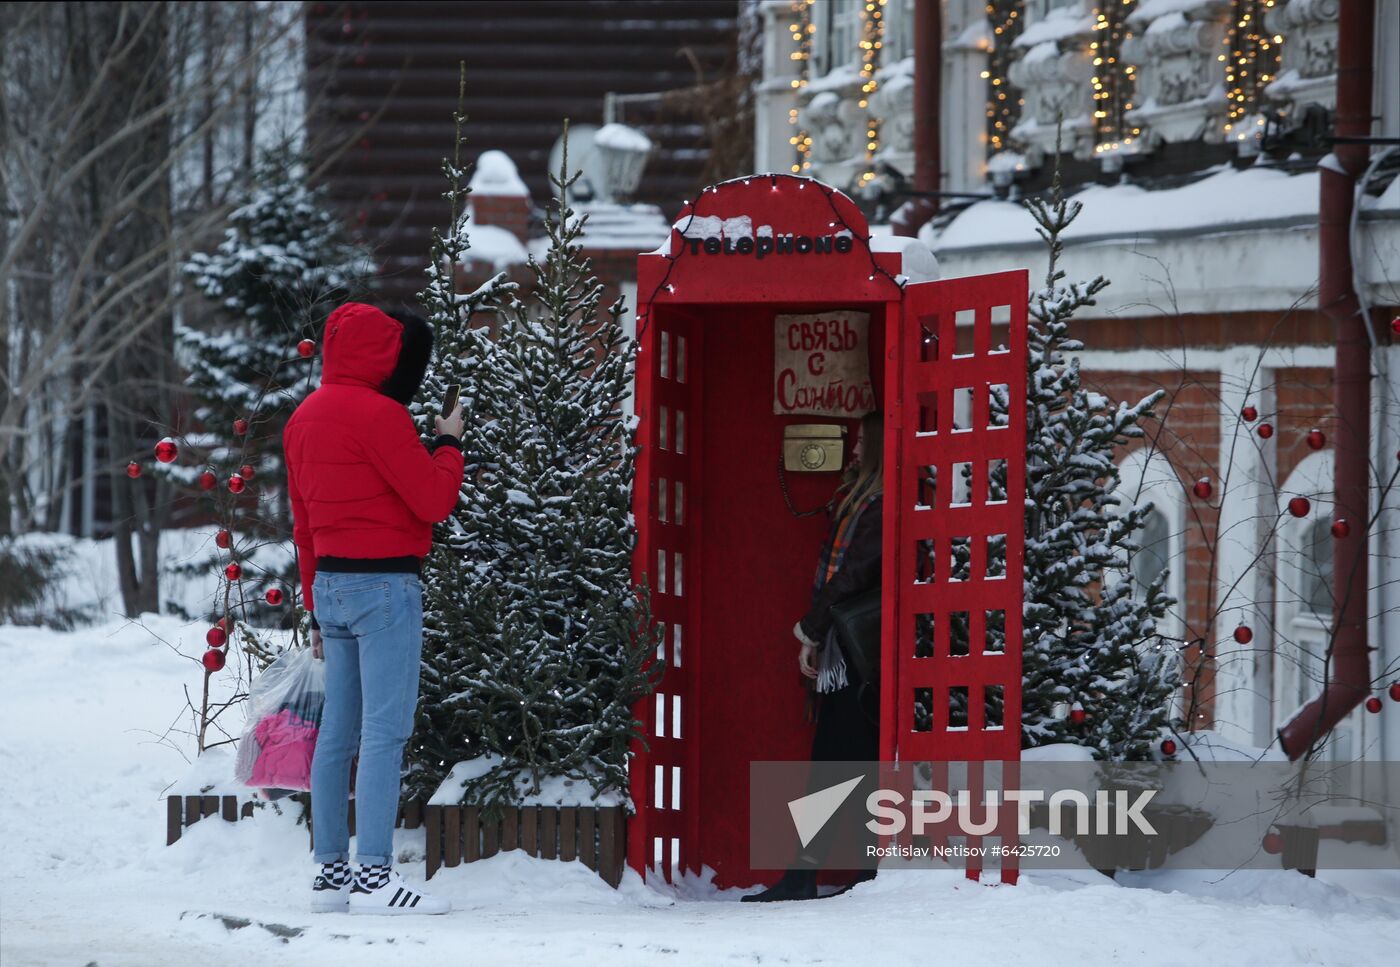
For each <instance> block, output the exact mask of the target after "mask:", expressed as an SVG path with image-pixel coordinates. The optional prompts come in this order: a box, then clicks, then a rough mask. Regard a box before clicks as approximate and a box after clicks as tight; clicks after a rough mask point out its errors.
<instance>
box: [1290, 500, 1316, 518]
mask: <svg viewBox="0 0 1400 967" xmlns="http://www.w3.org/2000/svg"><path fill="white" fill-rule="evenodd" d="M1310 510H1312V501H1310V500H1308V498H1306V497H1294V498H1293V499H1292V500H1290V501H1289V502H1288V512H1289V513H1290V514H1292V515H1293V516H1294V517H1306V516H1308V511H1310Z"/></svg>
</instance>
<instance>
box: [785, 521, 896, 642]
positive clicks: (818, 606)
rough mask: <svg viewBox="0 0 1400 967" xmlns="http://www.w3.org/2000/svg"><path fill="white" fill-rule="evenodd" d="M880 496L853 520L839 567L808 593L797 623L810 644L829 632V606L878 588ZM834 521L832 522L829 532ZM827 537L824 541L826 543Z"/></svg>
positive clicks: (881, 524) (881, 532) (881, 533)
mask: <svg viewBox="0 0 1400 967" xmlns="http://www.w3.org/2000/svg"><path fill="white" fill-rule="evenodd" d="M884 506H885V500H884V497H883V495H882V496H880V497H876V498H875V499H874V500H872V501H871V502H870V503H869V504H868V505H867V506H866V508H865V510H864V511H862V512H861V515H860V517H859V518H858V519H857V520H856V524H855V530H854V531H853V532H852V534H851V537H850V546H849V547H848V548H847V549H846V556H845V557H844V558H843V559H842V561H841V567H840V569H839V570H837V572H836V573H835V574H834V575H833V576H832V578H831V580H829V581H827V582H826V583H825V584H823V585H822V586H821V587H820V588H817V589H816V590H815V591H814V592H813V593H812V603H811V606H810V607H809V608H808V609H807V614H806V615H804V616H803V618H802V620H801V621H800V622H799V624H800V625H801V626H802V633H803V634H804V635H806V636H807V638H808V639H809V640H811V641H814V642H818V643H821V642H825V641H826V636H827V632H828V631H830V630H831V606H832V605H834V604H836V603H837V602H839V601H843V600H845V599H846V598H848V597H850V596H852V595H855V594H860V593H861V592H863V591H869V590H871V589H872V588H878V587H879V586H880V572H881V563H882V561H881V559H882V556H883V552H884V532H885V531H884ZM835 527H836V522H835V521H833V522H832V528H833V530H834V529H835ZM830 539H831V538H830V536H828V538H827V540H828V541H830Z"/></svg>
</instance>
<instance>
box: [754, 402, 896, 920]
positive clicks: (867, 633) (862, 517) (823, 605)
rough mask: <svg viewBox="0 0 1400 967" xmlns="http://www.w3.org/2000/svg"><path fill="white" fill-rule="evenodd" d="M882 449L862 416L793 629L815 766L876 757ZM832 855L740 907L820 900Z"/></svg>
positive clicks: (875, 425) (802, 863) (820, 843)
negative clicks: (807, 600)
mask: <svg viewBox="0 0 1400 967" xmlns="http://www.w3.org/2000/svg"><path fill="white" fill-rule="evenodd" d="M883 444H884V417H883V414H882V413H880V412H879V411H875V412H872V413H868V414H866V415H865V417H864V418H862V420H861V422H860V429H859V431H858V435H857V437H856V442H855V447H854V448H853V450H852V453H851V462H850V464H849V466H848V467H847V468H846V472H845V478H844V480H843V481H842V484H841V487H840V488H839V489H838V490H837V492H836V494H835V496H834V497H833V498H832V508H833V509H832V511H831V525H830V528H829V530H828V531H827V536H826V540H825V541H824V542H823V543H822V550H821V553H820V555H819V556H818V559H817V567H816V573H815V575H814V576H813V580H812V600H811V605H810V607H809V608H808V609H807V613H806V614H805V615H803V616H802V618H801V619H800V620H799V621H798V622H797V624H796V625H794V626H793V629H792V632H793V635H794V637H796V639H797V641H798V644H799V648H798V651H797V665H798V668H799V670H800V671H801V673H802V675H803V677H804V678H805V679H806V684H807V687H808V688H810V689H811V690H812V691H813V692H815V693H816V698H817V716H816V719H817V721H816V726H817V728H816V734H815V735H814V736H813V738H812V761H813V762H852V761H861V762H869V761H873V760H875V759H876V758H878V756H879V744H880V730H879V720H880V715H879V699H880V682H879V676H878V672H877V669H878V667H879V665H878V661H879V658H878V655H879V651H880V632H879V615H880V575H881V557H882V553H883V533H884V528H883V498H884V446H883ZM862 672H864V674H862ZM833 825H834V824H833ZM827 849H829V840H823V838H822V837H818V839H816V840H814V841H813V842H812V843H811V844H809V847H808V848H807V849H806V850H803V851H801V852H800V853H799V854H798V857H797V863H796V864H795V865H794V866H793V867H792V868H790V869H788V870H787V871H786V872H784V874H783V876H782V878H781V879H780V880H779V881H778V882H777V883H776V884H774V885H773V886H771V887H769V888H768V889H766V890H764V891H762V892H760V893H754V894H750V895H748V896H744V897H742V898H741V899H742V900H744V901H748V902H767V901H772V900H810V899H815V898H816V897H817V870H818V868H819V866H820V864H821V861H822V859H823V854H824V853H825V852H826V851H827ZM874 875H875V871H874V870H863V871H861V873H860V875H859V876H858V877H857V882H859V881H861V880H867V879H870V878H872V877H873V876H874Z"/></svg>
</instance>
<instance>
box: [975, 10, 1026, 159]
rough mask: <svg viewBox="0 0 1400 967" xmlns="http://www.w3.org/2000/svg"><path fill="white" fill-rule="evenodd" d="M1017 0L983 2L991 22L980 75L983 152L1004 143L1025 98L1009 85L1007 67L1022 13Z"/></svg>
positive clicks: (990, 151)
mask: <svg viewBox="0 0 1400 967" xmlns="http://www.w3.org/2000/svg"><path fill="white" fill-rule="evenodd" d="M1021 6H1022V4H1020V3H1019V2H1008V0H992V2H990V3H988V4H987V8H986V10H987V20H988V21H989V22H990V23H991V25H992V46H991V49H990V50H989V51H988V52H987V69H986V70H984V71H983V72H982V79H983V80H985V81H986V82H987V134H986V138H987V155H988V157H990V156H991V155H994V154H996V153H997V152H998V151H1001V150H1002V149H1004V148H1005V147H1006V146H1007V139H1008V138H1009V137H1010V135H1011V129H1012V128H1013V127H1015V125H1016V121H1017V120H1018V119H1019V118H1020V116H1021V105H1022V104H1024V103H1025V101H1024V100H1023V99H1022V98H1021V97H1020V95H1019V93H1018V92H1017V91H1016V89H1015V88H1013V87H1012V86H1011V79H1010V77H1009V71H1010V69H1011V63H1012V61H1013V60H1015V57H1014V49H1013V48H1014V44H1015V41H1016V38H1017V37H1019V36H1020V35H1021V27H1022V23H1021V20H1022V17H1021V11H1020V9H1019V8H1020V7H1021Z"/></svg>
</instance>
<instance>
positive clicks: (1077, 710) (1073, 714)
mask: <svg viewBox="0 0 1400 967" xmlns="http://www.w3.org/2000/svg"><path fill="white" fill-rule="evenodd" d="M1085 718H1086V716H1085V714H1084V706H1082V705H1080V704H1079V703H1078V702H1075V703H1074V704H1073V705H1071V706H1070V707H1069V720H1070V721H1071V722H1073V723H1074V724H1075V725H1079V724H1081V723H1082V722H1083V721H1084V719H1085Z"/></svg>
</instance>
